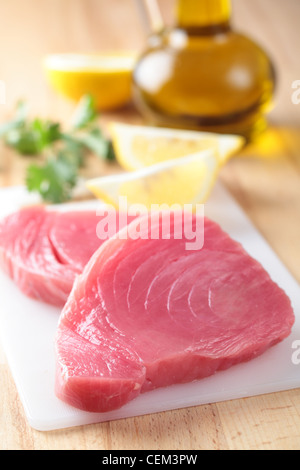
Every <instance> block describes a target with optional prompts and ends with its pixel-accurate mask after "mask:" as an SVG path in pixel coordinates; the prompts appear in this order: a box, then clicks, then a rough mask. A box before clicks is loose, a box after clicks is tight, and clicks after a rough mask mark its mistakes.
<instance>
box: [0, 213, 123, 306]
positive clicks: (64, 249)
mask: <svg viewBox="0 0 300 470" xmlns="http://www.w3.org/2000/svg"><path fill="white" fill-rule="evenodd" d="M103 217H106V218H107V214H103ZM130 220H132V219H130ZM100 221H101V217H100V216H98V215H96V212H95V211H84V212H82V211H81V212H64V213H60V212H54V211H49V210H46V209H45V208H43V207H32V208H28V209H24V210H21V211H19V212H17V213H15V214H12V215H10V216H8V217H7V218H6V219H5V220H3V221H2V222H1V224H0V264H1V266H2V267H3V269H4V270H5V271H6V272H7V273H8V274H9V276H10V277H11V278H12V279H13V280H14V281H15V283H16V284H17V285H18V287H19V288H20V289H21V290H22V291H23V292H24V293H25V294H26V295H28V296H29V297H32V298H34V299H38V300H41V301H43V302H46V303H49V304H52V305H55V306H59V307H63V306H64V304H65V303H66V301H67V299H68V296H69V294H70V292H71V290H72V287H73V284H74V281H75V278H76V276H77V275H78V274H81V273H82V271H83V268H84V267H85V265H86V264H87V262H88V261H89V259H90V258H91V256H92V255H93V254H94V253H95V251H96V250H97V249H98V248H99V247H100V246H101V244H102V243H103V241H104V239H105V234H104V236H103V237H102V238H103V240H100V239H99V238H98V236H97V233H96V232H97V227H98V224H99V222H100ZM116 221H117V223H118V217H117V218H116ZM119 228H120V227H119V225H116V231H118V230H119ZM106 238H108V236H107V237H106Z"/></svg>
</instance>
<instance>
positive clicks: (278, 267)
mask: <svg viewBox="0 0 300 470" xmlns="http://www.w3.org/2000/svg"><path fill="white" fill-rule="evenodd" d="M32 202H36V200H35V197H32V196H29V195H28V194H27V193H26V191H25V190H24V189H23V188H11V189H4V190H0V217H2V216H3V215H6V214H8V213H10V212H12V211H15V210H17V209H18V208H19V207H20V206H21V205H22V204H23V205H24V204H28V203H32ZM92 204H95V203H92ZM83 205H84V206H85V207H86V206H87V205H88V206H89V205H90V204H86V203H84V204H83ZM76 207H77V206H76ZM80 207H82V205H81V206H80ZM205 214H206V215H207V216H209V217H211V218H212V219H213V220H215V221H216V222H218V223H219V224H220V225H221V226H222V228H223V229H224V230H226V231H227V232H228V233H229V234H230V235H231V236H232V237H233V238H234V239H235V240H237V241H239V242H241V243H242V244H243V246H244V247H245V249H246V250H247V251H248V252H249V254H250V255H252V256H253V257H254V258H256V259H257V260H259V261H260V262H261V263H262V264H263V266H264V267H265V268H266V270H267V271H268V272H269V273H270V275H271V277H272V278H273V280H274V281H275V282H277V283H278V284H279V285H280V286H281V287H282V288H283V289H285V291H286V293H287V294H288V295H289V297H290V299H291V300H292V303H293V307H294V309H295V314H296V317H297V320H296V324H295V326H294V329H293V333H292V335H291V336H290V337H289V338H288V339H286V340H285V341H284V342H283V343H281V344H279V345H277V346H275V347H273V348H272V349H270V350H269V351H268V352H266V353H265V354H264V355H263V356H261V357H259V358H257V359H255V360H253V361H252V362H249V363H246V364H240V365H238V366H235V367H233V368H232V369H230V370H227V371H225V372H219V373H217V374H216V375H214V376H213V377H210V378H208V379H205V380H202V381H199V382H194V383H191V384H185V385H178V386H172V387H168V388H165V389H160V390H155V391H153V392H149V393H146V394H144V395H141V396H140V397H138V398H137V399H136V400H134V401H132V402H131V403H129V404H128V405H126V406H124V407H123V408H122V409H120V410H118V411H115V412H111V413H105V414H94V413H93V414H90V413H85V412H81V411H79V410H76V409H74V408H72V407H70V406H67V405H65V404H64V403H62V402H61V401H59V400H58V399H57V398H56V397H55V395H54V374H55V362H54V336H55V332H56V325H57V321H58V318H59V314H60V312H59V310H58V309H56V308H52V307H49V306H47V305H45V304H42V303H39V302H35V301H33V300H30V299H28V298H26V297H25V296H24V295H23V294H21V293H20V292H19V290H18V289H17V288H16V287H15V286H14V284H13V283H12V282H11V281H10V280H9V279H8V278H7V277H6V276H5V275H3V274H2V273H1V272H0V332H1V340H2V346H3V349H4V351H5V353H6V357H7V360H8V363H9V366H10V368H11V371H12V374H13V377H14V380H15V383H16V386H17V388H18V392H19V395H20V399H21V401H22V403H23V406H24V409H25V413H26V416H27V418H28V421H29V423H30V425H31V426H32V427H33V428H34V429H37V430H39V431H51V430H56V429H62V428H69V427H74V426H80V425H85V424H92V423H97V422H103V421H109V420H117V419H121V418H127V417H133V416H140V415H145V414H150V413H156V412H161V411H167V410H172V409H179V408H184V407H190V406H194V405H201V404H207V403H216V402H220V401H226V400H231V399H236V398H244V397H250V396H255V395H260V394H266V393H271V392H278V391H283V390H289V389H295V388H300V364H299V365H296V363H293V361H292V357H293V355H294V356H296V358H297V357H298V358H300V353H299V354H298V355H297V354H295V353H297V350H295V349H293V345H295V342H296V341H297V342H299V341H300V289H299V285H298V283H297V282H296V281H295V280H294V279H293V277H292V276H291V275H290V273H289V272H288V270H287V269H286V268H285V266H284V265H283V264H282V263H281V262H280V260H279V259H278V258H277V257H276V255H275V254H274V252H273V251H272V250H271V248H270V247H269V246H268V244H267V243H266V242H265V240H264V239H263V238H262V236H261V235H260V234H259V233H258V232H257V231H256V229H255V228H254V227H253V225H252V224H251V223H250V221H249V220H248V219H247V217H246V216H245V214H244V212H243V211H242V210H241V208H240V207H239V206H238V205H237V204H236V202H235V201H234V199H233V198H232V197H231V196H230V195H229V194H228V192H227V191H226V190H225V189H224V188H223V187H222V186H221V185H218V186H217V187H216V188H215V191H214V193H213V195H212V197H211V199H210V201H209V203H207V204H206V209H205ZM298 349H299V345H298ZM294 362H295V361H294Z"/></svg>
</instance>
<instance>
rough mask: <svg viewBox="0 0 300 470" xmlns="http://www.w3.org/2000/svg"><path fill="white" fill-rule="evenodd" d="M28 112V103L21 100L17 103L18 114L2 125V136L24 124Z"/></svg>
mask: <svg viewBox="0 0 300 470" xmlns="http://www.w3.org/2000/svg"><path fill="white" fill-rule="evenodd" d="M27 114H28V108H27V105H26V103H24V102H23V101H20V102H19V103H18V104H17V108H16V115H15V117H14V118H13V119H12V120H11V121H8V122H5V123H3V124H1V125H0V137H3V136H5V135H6V134H7V133H8V132H10V131H12V130H13V129H17V128H18V127H21V126H23V125H24V123H25V120H26V117H27Z"/></svg>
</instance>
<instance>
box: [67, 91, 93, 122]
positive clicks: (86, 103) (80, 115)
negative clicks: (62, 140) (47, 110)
mask: <svg viewBox="0 0 300 470" xmlns="http://www.w3.org/2000/svg"><path fill="white" fill-rule="evenodd" d="M96 117H97V112H96V108H95V101H94V98H93V97H92V96H91V95H86V96H83V98H82V99H81V100H80V102H79V104H78V106H77V108H76V110H75V112H74V116H73V119H72V127H73V129H84V128H86V127H87V126H89V125H90V124H92V123H93V122H94V121H95V119H96Z"/></svg>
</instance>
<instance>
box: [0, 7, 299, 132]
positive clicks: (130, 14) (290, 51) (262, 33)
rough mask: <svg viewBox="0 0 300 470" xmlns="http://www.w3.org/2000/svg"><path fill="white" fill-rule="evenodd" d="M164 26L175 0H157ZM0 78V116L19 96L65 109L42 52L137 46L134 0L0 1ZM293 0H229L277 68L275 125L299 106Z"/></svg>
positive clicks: (240, 24)
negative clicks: (0, 96) (2, 92)
mask: <svg viewBox="0 0 300 470" xmlns="http://www.w3.org/2000/svg"><path fill="white" fill-rule="evenodd" d="M159 5H160V7H161V11H162V14H163V18H164V20H165V22H166V24H172V21H173V13H174V0H159ZM0 18H1V20H2V21H1V41H0V79H1V80H4V81H5V83H6V105H5V106H1V107H0V119H1V120H2V119H3V118H5V116H7V115H9V114H10V112H11V108H12V107H13V106H14V104H15V102H16V101H17V100H18V99H20V98H24V99H26V100H28V101H30V103H31V109H32V110H33V111H34V112H35V113H39V114H42V115H47V116H55V117H56V118H57V115H58V114H60V116H61V118H63V117H64V116H65V115H66V116H67V115H68V113H69V107H70V103H67V102H65V100H63V99H61V97H58V96H57V95H56V94H55V93H54V92H53V91H52V90H51V89H50V87H49V85H48V84H47V82H46V80H45V76H44V74H43V72H42V68H41V62H42V59H43V57H44V56H45V55H46V54H50V53H62V52H82V53H86V52H102V51H111V50H133V51H140V50H142V49H143V46H144V44H145V41H146V39H147V34H148V31H147V30H146V28H145V26H144V24H143V22H142V21H141V18H140V17H139V15H138V10H137V8H136V2H135V0H109V1H107V0H26V1H20V0H9V1H4V0H1V1H0ZM299 18H300V2H299V0H251V1H250V0H233V22H234V25H235V27H236V28H237V29H238V30H241V31H244V32H245V33H247V34H249V35H250V36H251V37H252V38H254V39H255V40H258V41H259V42H260V44H261V45H262V46H264V48H265V49H266V50H267V51H268V52H269V54H270V56H271V57H272V59H273V60H274V62H275V65H276V66H277V70H278V72H279V77H278V78H279V82H278V89H277V95H276V108H275V109H274V110H273V112H272V114H271V116H270V119H271V121H272V123H274V124H276V125H281V126H297V125H300V106H299V107H298V106H295V105H293V104H292V101H291V94H292V90H291V86H292V82H293V81H294V80H296V79H300V62H299V47H300V46H299V44H300V41H299V39H300V33H299Z"/></svg>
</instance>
